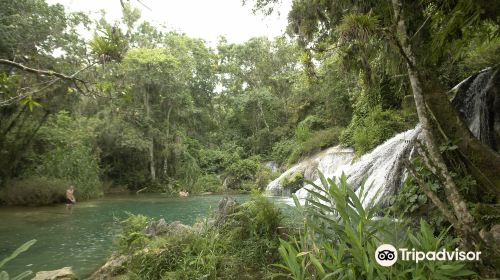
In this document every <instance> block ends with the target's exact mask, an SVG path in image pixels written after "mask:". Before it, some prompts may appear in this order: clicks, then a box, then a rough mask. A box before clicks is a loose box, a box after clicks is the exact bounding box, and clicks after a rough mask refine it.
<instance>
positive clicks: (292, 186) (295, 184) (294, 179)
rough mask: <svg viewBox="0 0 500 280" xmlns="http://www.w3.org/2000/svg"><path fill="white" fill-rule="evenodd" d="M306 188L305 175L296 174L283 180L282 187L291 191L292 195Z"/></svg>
mask: <svg viewBox="0 0 500 280" xmlns="http://www.w3.org/2000/svg"><path fill="white" fill-rule="evenodd" d="M303 186H304V174H302V173H301V172H295V173H293V174H290V175H289V176H287V177H285V178H283V181H281V185H280V187H281V188H283V189H285V190H289V191H290V193H295V192H296V191H297V190H299V189H300V188H302V187H303Z"/></svg>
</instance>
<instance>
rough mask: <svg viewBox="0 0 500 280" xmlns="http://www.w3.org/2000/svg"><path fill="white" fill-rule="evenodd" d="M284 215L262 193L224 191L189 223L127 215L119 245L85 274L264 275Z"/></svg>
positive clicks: (281, 234) (94, 279) (96, 278)
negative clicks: (246, 195)
mask: <svg viewBox="0 0 500 280" xmlns="http://www.w3.org/2000/svg"><path fill="white" fill-rule="evenodd" d="M283 221H284V220H283V215H282V213H281V211H280V210H279V208H278V207H277V206H276V205H275V204H274V203H273V202H271V201H270V200H269V199H268V198H266V197H263V196H262V195H252V198H251V199H250V200H249V201H247V202H245V203H243V204H239V203H237V202H236V201H235V200H234V199H233V198H230V197H224V198H223V199H222V200H221V201H220V202H219V203H218V207H217V210H216V211H215V212H214V213H213V214H212V215H210V216H208V217H207V218H206V219H202V220H199V221H198V222H196V223H195V224H193V225H192V226H188V225H184V224H182V223H180V222H171V223H168V222H166V221H165V220H164V219H159V220H150V219H149V218H147V217H145V216H140V215H131V216H129V217H128V218H127V219H126V220H125V221H124V223H123V229H122V231H121V232H120V234H118V247H117V250H116V251H115V253H114V254H113V255H112V256H111V257H110V258H109V259H108V261H107V262H106V264H105V265H104V266H102V267H101V268H100V269H99V270H97V271H96V272H95V273H94V274H93V275H92V276H91V277H90V278H89V279H90V280H101V279H123V278H126V279H128V278H138V279H200V278H204V279H264V278H266V277H268V276H270V275H271V273H272V271H274V270H275V269H274V268H273V267H272V264H273V263H276V262H277V261H278V260H279V253H278V247H279V239H280V238H286V236H287V234H286V232H287V230H286V229H285V227H283Z"/></svg>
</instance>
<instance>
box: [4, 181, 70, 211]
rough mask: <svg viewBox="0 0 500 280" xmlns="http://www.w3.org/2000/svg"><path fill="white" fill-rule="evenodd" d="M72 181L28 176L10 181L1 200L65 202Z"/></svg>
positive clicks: (20, 202)
mask: <svg viewBox="0 0 500 280" xmlns="http://www.w3.org/2000/svg"><path fill="white" fill-rule="evenodd" d="M69 185H70V183H69V182H67V181H64V180H61V179H54V178H47V177H28V178H23V179H15V180H12V181H9V182H8V183H7V186H6V187H5V188H4V189H2V190H1V192H0V193H1V198H0V199H1V201H2V202H4V203H6V204H8V205H26V206H28V205H29V206H35V205H49V204H54V203H60V202H63V201H64V199H65V197H66V189H68V187H69Z"/></svg>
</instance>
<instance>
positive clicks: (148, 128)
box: [144, 86, 156, 182]
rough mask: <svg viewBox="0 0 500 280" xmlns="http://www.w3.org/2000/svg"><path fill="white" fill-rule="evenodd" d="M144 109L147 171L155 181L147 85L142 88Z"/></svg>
mask: <svg viewBox="0 0 500 280" xmlns="http://www.w3.org/2000/svg"><path fill="white" fill-rule="evenodd" d="M144 109H145V110H146V121H147V136H148V137H149V140H150V141H149V145H148V150H149V171H150V174H151V181H153V182H154V181H156V169H155V154H154V137H153V135H152V128H151V108H150V105H149V86H147V87H146V90H144Z"/></svg>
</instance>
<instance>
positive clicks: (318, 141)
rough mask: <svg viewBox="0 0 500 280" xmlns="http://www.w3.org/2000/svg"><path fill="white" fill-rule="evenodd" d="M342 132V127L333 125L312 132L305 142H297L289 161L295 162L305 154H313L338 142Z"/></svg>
mask: <svg viewBox="0 0 500 280" xmlns="http://www.w3.org/2000/svg"><path fill="white" fill-rule="evenodd" d="M341 132H342V128H339V127H332V128H328V129H324V130H320V131H316V132H314V133H312V134H311V136H310V137H309V138H307V139H305V140H304V142H300V143H295V146H294V149H293V150H292V152H291V154H290V155H289V156H288V159H287V163H288V164H293V163H295V162H297V161H298V160H299V159H300V158H301V157H303V156H307V155H311V154H312V153H315V152H319V151H320V150H321V149H324V148H328V147H331V146H334V145H336V144H338V143H339V138H340V135H341Z"/></svg>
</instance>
